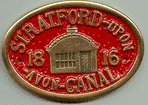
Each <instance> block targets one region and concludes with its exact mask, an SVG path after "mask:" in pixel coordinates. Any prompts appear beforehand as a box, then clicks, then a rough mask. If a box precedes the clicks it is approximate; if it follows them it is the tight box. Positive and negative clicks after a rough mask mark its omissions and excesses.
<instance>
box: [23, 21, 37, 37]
mask: <svg viewBox="0 0 148 105" xmlns="http://www.w3.org/2000/svg"><path fill="white" fill-rule="evenodd" d="M26 28H29V30H26ZM22 30H23V31H24V32H25V33H26V34H27V35H28V36H29V37H30V39H31V40H32V39H34V37H33V36H31V34H30V32H32V33H34V34H35V35H37V34H39V33H37V32H36V31H35V30H33V29H32V27H31V25H29V24H27V25H26V26H25V27H23V28H22Z"/></svg>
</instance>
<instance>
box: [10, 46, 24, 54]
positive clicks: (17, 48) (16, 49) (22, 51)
mask: <svg viewBox="0 0 148 105" xmlns="http://www.w3.org/2000/svg"><path fill="white" fill-rule="evenodd" d="M13 46H16V43H12V44H11V49H12V51H13V52H16V51H18V50H19V48H20V47H23V50H21V51H20V53H21V54H22V53H24V51H25V49H26V47H25V45H23V44H19V45H18V46H17V47H16V48H15V49H14V48H13Z"/></svg>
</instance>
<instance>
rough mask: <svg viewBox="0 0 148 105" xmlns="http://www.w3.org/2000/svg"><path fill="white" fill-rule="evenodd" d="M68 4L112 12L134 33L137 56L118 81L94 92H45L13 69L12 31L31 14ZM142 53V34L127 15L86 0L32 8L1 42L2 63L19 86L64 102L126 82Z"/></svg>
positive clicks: (132, 73) (107, 90) (86, 96)
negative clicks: (9, 47) (10, 55)
mask: <svg viewBox="0 0 148 105" xmlns="http://www.w3.org/2000/svg"><path fill="white" fill-rule="evenodd" d="M69 6H70V7H74V6H77V7H87V8H95V9H100V10H105V11H106V12H109V13H111V14H114V15H116V16H118V17H120V18H121V19H123V20H124V21H125V22H126V23H127V24H128V25H129V26H130V27H131V29H132V30H133V32H134V33H135V36H136V38H137V41H138V55H137V58H136V60H135V62H134V65H133V66H132V68H131V70H130V71H129V72H128V73H127V75H126V76H125V77H123V78H122V79H120V80H119V81H118V82H116V83H114V84H113V85H111V86H109V87H107V88H104V89H102V90H98V91H95V92H89V93H83V94H73V95H71V94H58V93H52V92H47V91H44V90H41V89H39V88H37V87H34V86H33V85H31V84H29V83H27V82H26V81H25V80H24V79H22V77H20V76H19V74H18V73H17V72H16V71H15V69H14V68H13V66H12V65H11V63H10V61H9V56H8V44H9V41H10V38H11V37H12V35H13V33H14V31H15V30H16V29H17V28H18V27H19V26H20V25H21V24H22V23H23V22H25V21H26V20H27V19H28V18H31V17H32V16H35V15H36V14H39V13H41V12H43V11H48V10H50V9H55V8H61V7H69ZM143 54H144V41H143V38H142V35H141V33H140V31H139V29H138V28H137V26H136V25H135V24H134V23H133V22H132V21H131V20H130V19H129V18H128V17H127V16H125V15H124V14H122V13H121V12H119V11H117V10H115V9H113V8H111V7H108V6H105V5H102V4H99V3H94V2H88V1H63V2H56V3H53V4H48V5H45V6H43V7H40V8H38V9H36V10H33V11H31V12H29V13H28V14H26V15H24V16H23V17H21V18H20V19H19V20H18V21H17V22H15V23H14V24H13V26H12V27H11V28H10V29H9V30H8V32H7V33H6V36H5V37H4V40H3V44H2V57H3V61H4V64H5V65H6V68H7V70H8V73H9V74H10V75H11V77H12V78H13V79H14V80H15V81H16V82H17V83H18V84H19V85H20V86H22V87H23V88H25V89H27V90H28V91H30V92H32V93H34V94H36V95H38V96H40V97H43V98H46V99H50V100H53V101H63V102H65V101H66V102H83V101H87V100H91V99H94V98H96V97H99V96H101V95H104V94H106V93H109V92H111V91H113V90H115V89H117V88H118V87H120V86H122V85H123V84H124V83H125V82H127V81H128V80H129V79H130V78H131V77H132V76H133V75H134V73H135V72H136V71H137V69H138V68H139V66H140V64H141V62H142V58H143Z"/></svg>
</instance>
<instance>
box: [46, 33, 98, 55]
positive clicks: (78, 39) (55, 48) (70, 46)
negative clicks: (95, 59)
mask: <svg viewBox="0 0 148 105" xmlns="http://www.w3.org/2000/svg"><path fill="white" fill-rule="evenodd" d="M94 50H98V46H96V45H95V44H94V43H93V42H92V41H91V40H90V39H88V38H86V37H84V36H82V35H79V34H75V35H74V34H71V35H69V34H68V35H64V36H62V37H60V38H57V39H56V40H55V41H54V42H53V43H52V44H51V45H50V46H49V47H47V48H46V51H48V53H51V52H52V53H65V52H77V51H94Z"/></svg>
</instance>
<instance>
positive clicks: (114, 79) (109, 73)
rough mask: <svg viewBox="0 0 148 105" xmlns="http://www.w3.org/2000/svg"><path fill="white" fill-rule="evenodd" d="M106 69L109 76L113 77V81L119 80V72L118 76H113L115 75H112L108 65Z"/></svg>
mask: <svg viewBox="0 0 148 105" xmlns="http://www.w3.org/2000/svg"><path fill="white" fill-rule="evenodd" d="M104 71H105V72H107V74H108V76H109V78H110V79H111V82H114V81H116V80H118V79H119V78H120V75H119V74H117V77H116V78H113V76H112V74H111V72H110V71H109V68H108V67H107V68H105V69H104Z"/></svg>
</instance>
